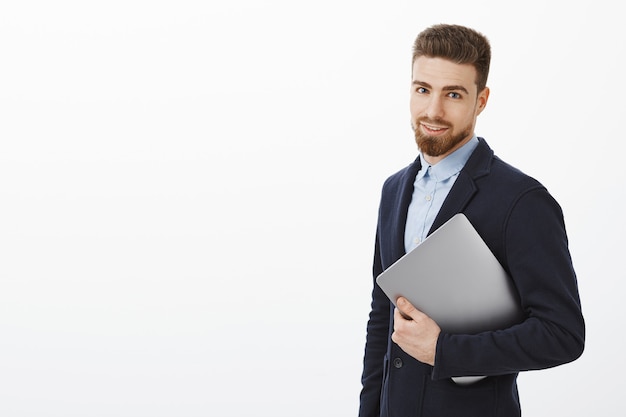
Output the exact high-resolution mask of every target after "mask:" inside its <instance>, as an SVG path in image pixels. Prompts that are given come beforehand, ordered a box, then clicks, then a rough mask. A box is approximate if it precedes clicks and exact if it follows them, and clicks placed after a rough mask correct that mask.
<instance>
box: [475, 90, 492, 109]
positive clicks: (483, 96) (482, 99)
mask: <svg viewBox="0 0 626 417" xmlns="http://www.w3.org/2000/svg"><path fill="white" fill-rule="evenodd" d="M488 100H489V87H485V88H483V91H481V92H480V93H478V97H477V99H476V116H478V115H479V114H480V113H482V111H483V110H484V109H485V107H487V101H488Z"/></svg>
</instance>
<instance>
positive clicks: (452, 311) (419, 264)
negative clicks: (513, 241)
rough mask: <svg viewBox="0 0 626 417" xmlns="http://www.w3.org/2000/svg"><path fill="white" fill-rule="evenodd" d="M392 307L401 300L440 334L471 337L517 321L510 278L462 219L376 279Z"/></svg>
mask: <svg viewBox="0 0 626 417" xmlns="http://www.w3.org/2000/svg"><path fill="white" fill-rule="evenodd" d="M376 282H377V283H378V285H379V286H380V287H381V288H382V290H383V291H384V292H385V294H387V297H389V299H390V300H391V301H392V302H393V303H394V304H395V303H396V300H397V299H398V297H399V296H404V297H406V298H407V299H408V300H409V301H410V302H411V304H413V305H414V306H415V307H416V308H418V309H419V310H421V311H423V312H424V313H426V314H427V315H429V316H430V317H431V318H432V319H433V320H435V322H436V323H437V324H438V325H439V327H440V328H441V329H442V331H444V332H446V333H457V334H476V333H480V332H483V331H487V330H499V329H504V328H507V327H510V326H511V325H513V324H516V323H519V322H521V321H522V318H523V313H522V310H521V307H520V302H519V296H518V294H517V291H516V289H515V286H514V285H513V283H512V281H511V279H510V278H509V277H508V275H507V273H506V271H505V270H504V269H503V268H502V266H501V265H500V263H499V262H498V260H497V259H496V258H495V257H494V255H493V253H491V251H490V250H489V248H488V247H487V245H486V244H485V242H484V241H483V240H482V238H481V237H480V235H479V234H478V233H477V232H476V230H475V229H474V227H473V226H472V224H471V223H470V222H469V220H468V219H467V217H465V215H464V214H462V213H459V214H457V215H455V216H454V217H452V218H451V219H450V220H449V221H447V222H446V223H445V224H444V225H442V226H441V227H440V228H439V229H437V230H436V231H434V232H433V233H431V234H430V236H428V237H427V238H426V239H424V242H423V243H422V244H421V245H419V246H418V247H416V248H415V249H414V250H412V251H411V252H409V253H407V254H406V255H404V256H403V257H402V258H400V259H399V260H398V261H396V262H395V263H394V264H393V265H391V266H390V267H389V268H387V269H386V270H385V271H384V272H383V273H382V274H380V275H379V276H378V277H377V278H376Z"/></svg>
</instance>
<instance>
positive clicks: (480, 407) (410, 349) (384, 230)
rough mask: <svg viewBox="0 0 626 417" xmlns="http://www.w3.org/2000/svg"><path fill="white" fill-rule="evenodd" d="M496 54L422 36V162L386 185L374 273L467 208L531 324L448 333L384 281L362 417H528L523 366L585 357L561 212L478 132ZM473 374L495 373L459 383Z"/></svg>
mask: <svg viewBox="0 0 626 417" xmlns="http://www.w3.org/2000/svg"><path fill="white" fill-rule="evenodd" d="M490 58H491V49H490V45H489V42H488V40H487V39H486V38H485V37H484V36H483V35H481V34H480V33H478V32H476V31H474V30H472V29H469V28H466V27H462V26H457V25H435V26H432V27H430V28H428V29H426V30H425V31H423V32H422V33H420V34H419V35H418V37H417V39H416V40H415V44H414V46H413V68H412V80H411V100H410V110H411V121H412V127H413V130H414V131H415V139H416V142H417V146H418V149H419V155H418V157H417V159H416V160H415V161H414V162H413V163H412V164H411V165H409V166H408V167H406V168H404V169H402V170H401V171H399V172H397V173H396V174H394V175H392V176H391V177H389V178H388V179H387V181H386V182H385V184H384V185H383V190H382V196H381V202H380V207H379V218H378V225H377V233H376V244H375V255H374V266H373V275H374V279H375V278H376V277H377V276H378V275H379V274H380V273H381V272H382V271H384V270H385V269H386V268H388V267H389V266H390V265H391V264H393V263H394V262H395V261H396V260H398V259H399V258H400V257H401V256H402V255H404V254H405V253H406V252H408V251H410V250H412V249H414V248H415V247H416V246H418V245H419V243H420V242H421V241H423V239H424V238H425V237H426V236H427V235H428V234H429V233H431V232H432V231H434V230H436V229H437V228H438V227H439V226H441V225H442V224H443V223H445V222H446V221H447V220H448V219H450V218H451V217H452V216H453V215H454V214H456V213H459V212H462V213H464V214H465V215H466V216H467V217H468V219H469V220H470V222H471V223H472V224H473V225H474V227H475V228H476V230H477V231H478V233H479V234H480V235H481V236H482V238H483V239H484V240H485V242H486V243H487V245H488V246H489V248H490V249H491V251H492V252H493V253H494V255H495V256H496V258H497V259H498V260H499V261H500V263H501V264H502V265H503V266H504V268H505V269H506V271H507V272H508V273H509V275H510V277H511V279H512V281H513V283H514V284H515V287H516V288H517V290H518V292H519V295H520V300H521V306H522V308H523V311H524V313H525V318H524V320H523V321H522V322H521V323H519V324H516V325H514V326H512V327H510V328H507V329H500V330H494V331H488V332H483V333H480V334H472V335H470V334H447V333H444V332H442V331H441V329H440V328H439V326H438V325H437V323H435V322H434V321H433V320H432V319H431V318H430V317H428V316H426V315H425V314H424V313H422V312H421V311H418V310H417V309H416V308H415V307H413V306H412V305H411V304H410V303H409V302H408V301H407V300H406V299H404V298H402V297H400V298H399V299H398V300H397V305H398V307H397V308H394V306H393V304H392V303H391V302H390V300H389V299H388V298H387V297H386V296H385V294H384V293H383V292H382V290H381V289H380V288H379V287H378V286H377V285H376V283H375V281H374V289H373V292H372V310H371V313H370V318H369V321H368V324H367V341H366V346H365V358H364V367H363V376H362V383H363V389H362V391H361V404H360V411H359V416H361V417H373V416H389V417H392V416H399V417H412V416H424V417H429V416H435V417H446V416H467V417H471V416H480V417H488V416H506V417H511V416H519V415H520V405H519V398H518V392H517V383H516V379H517V375H518V373H519V372H520V371H525V370H533V369H544V368H548V367H552V366H557V365H560V364H563V363H567V362H570V361H573V360H575V359H576V358H578V357H579V356H580V355H581V354H582V351H583V347H584V334H585V329H584V321H583V316H582V312H581V307H580V300H579V295H578V289H577V282H576V275H575V272H574V269H573V266H572V262H571V259H570V255H569V250H568V247H567V245H568V242H567V235H566V232H565V225H564V221H563V215H562V212H561V208H560V206H559V205H558V203H557V202H556V201H555V200H554V199H553V198H552V197H551V195H550V194H549V193H548V191H547V190H546V188H544V187H543V186H542V185H541V184H540V183H539V182H537V181H536V180H534V179H533V178H531V177H529V176H527V175H525V174H523V173H522V172H520V171H519V170H517V169H515V168H513V167H511V166H510V165H507V164H506V163H505V162H503V161H502V160H500V159H499V158H498V157H496V156H495V155H494V153H493V151H492V150H491V148H490V147H489V146H488V145H487V142H486V141H485V140H484V139H482V138H478V137H477V136H476V135H475V134H474V127H475V124H476V118H477V117H478V115H479V114H480V113H481V112H482V111H483V110H484V109H485V106H486V105H487V100H488V98H489V89H488V88H487V86H486V83H487V76H488V73H489V63H490ZM450 262H454V259H450ZM432 279H437V277H436V276H434V277H432ZM472 375H474V376H479V375H480V376H486V378H484V379H481V380H479V381H478V382H475V383H472V384H462V385H461V384H457V383H455V382H454V380H453V379H452V378H454V377H461V376H472Z"/></svg>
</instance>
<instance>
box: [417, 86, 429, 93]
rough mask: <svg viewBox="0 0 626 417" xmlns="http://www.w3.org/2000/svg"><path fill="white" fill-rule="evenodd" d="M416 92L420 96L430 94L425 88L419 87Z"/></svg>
mask: <svg viewBox="0 0 626 417" xmlns="http://www.w3.org/2000/svg"><path fill="white" fill-rule="evenodd" d="M415 92H416V93H418V94H426V93H427V92H428V90H427V89H425V88H424V87H417V88H416V89H415Z"/></svg>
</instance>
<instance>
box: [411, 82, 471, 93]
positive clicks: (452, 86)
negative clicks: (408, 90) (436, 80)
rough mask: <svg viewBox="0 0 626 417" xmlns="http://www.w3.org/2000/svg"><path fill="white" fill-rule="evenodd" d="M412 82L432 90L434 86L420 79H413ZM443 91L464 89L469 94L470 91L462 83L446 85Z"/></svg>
mask: <svg viewBox="0 0 626 417" xmlns="http://www.w3.org/2000/svg"><path fill="white" fill-rule="evenodd" d="M412 84H413V85H419V86H422V87H426V88H429V89H431V90H432V88H433V87H432V85H430V84H428V83H427V82H424V81H419V80H413V83H412ZM443 91H463V92H464V93H465V94H469V91H467V88H465V87H463V86H462V85H446V86H445V87H443Z"/></svg>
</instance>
